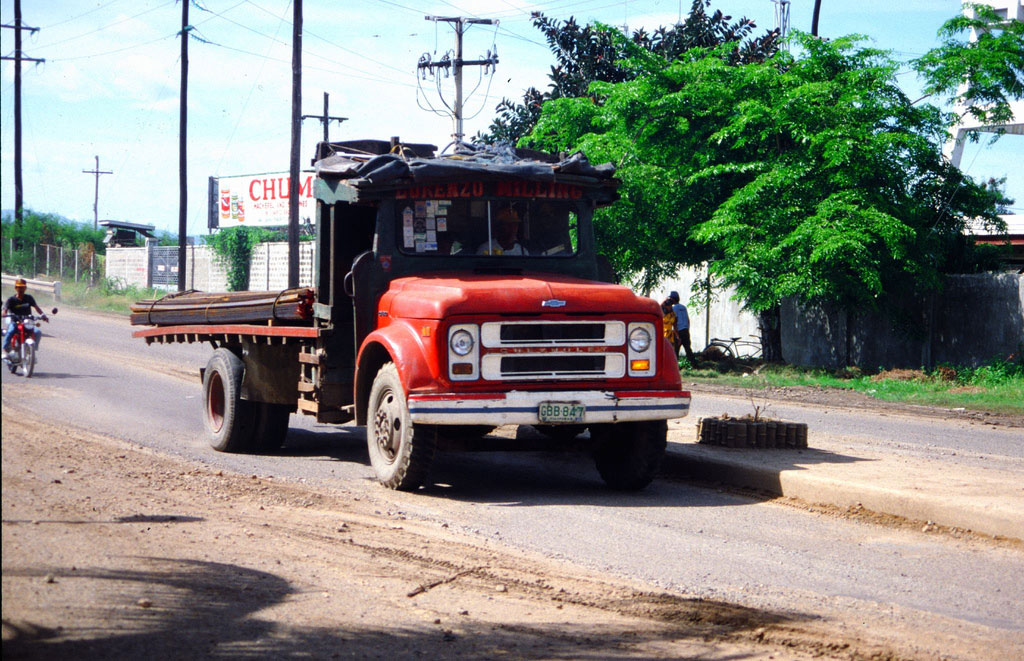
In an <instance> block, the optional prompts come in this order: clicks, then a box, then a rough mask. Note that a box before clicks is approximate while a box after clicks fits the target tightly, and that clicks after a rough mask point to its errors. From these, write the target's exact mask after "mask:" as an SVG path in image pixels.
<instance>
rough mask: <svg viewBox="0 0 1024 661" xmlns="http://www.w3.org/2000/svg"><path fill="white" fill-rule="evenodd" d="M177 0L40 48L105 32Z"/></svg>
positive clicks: (43, 48)
mask: <svg viewBox="0 0 1024 661" xmlns="http://www.w3.org/2000/svg"><path fill="white" fill-rule="evenodd" d="M175 1H176V0H171V1H170V2H166V3H164V4H162V5H157V6H155V7H150V8H149V9H147V10H146V11H142V12H139V13H138V14H135V15H134V16H129V17H127V18H122V19H121V20H119V21H114V22H113V23H108V24H107V25H104V26H102V27H98V28H96V29H94V30H89V31H88V32H83V33H82V34H78V35H75V36H74V37H68V38H67V39H61V40H60V41H54V42H51V43H49V44H44V45H41V46H39V49H40V50H45V49H47V48H53V47H54V46H57V45H60V44H66V43H67V42H69V41H75V40H76V39H81V38H82V37H88V36H91V35H94V34H96V33H98V32H103V31H104V30H106V29H108V28H112V27H114V26H115V25H120V24H121V23H126V22H128V21H131V20H133V19H136V18H138V17H139V16H144V15H145V14H148V13H150V12H153V11H156V10H157V9H162V8H164V7H167V6H169V5H173V4H174V3H175Z"/></svg>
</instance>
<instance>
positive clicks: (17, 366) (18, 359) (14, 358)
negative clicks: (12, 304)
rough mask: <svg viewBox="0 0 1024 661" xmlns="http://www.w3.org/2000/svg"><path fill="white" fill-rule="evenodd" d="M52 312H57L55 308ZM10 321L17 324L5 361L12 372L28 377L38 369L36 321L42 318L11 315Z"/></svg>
mask: <svg viewBox="0 0 1024 661" xmlns="http://www.w3.org/2000/svg"><path fill="white" fill-rule="evenodd" d="M52 314H57V308H53V311H52ZM9 317H10V319H9V321H8V323H11V324H17V326H16V328H15V331H14V335H12V336H11V349H10V351H9V352H8V353H6V354H4V357H3V361H4V363H5V364H6V365H7V367H8V369H10V370H11V374H19V373H20V374H21V375H22V376H24V377H25V378H26V379H27V378H28V377H30V376H32V372H34V371H35V369H36V336H35V328H36V322H37V321H39V320H40V319H41V318H40V317H36V316H35V315H31V314H29V315H25V316H21V315H15V314H12V315H9Z"/></svg>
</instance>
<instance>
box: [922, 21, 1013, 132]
mask: <svg viewBox="0 0 1024 661" xmlns="http://www.w3.org/2000/svg"><path fill="white" fill-rule="evenodd" d="M966 6H967V7H969V8H970V9H972V10H973V16H963V15H961V16H956V17H954V18H951V19H950V20H948V21H946V22H945V23H944V24H943V25H942V27H941V28H940V29H939V33H938V34H939V37H940V38H941V39H942V43H941V45H939V46H938V47H937V48H933V49H931V50H930V51H928V52H927V53H925V54H924V56H922V57H920V58H918V59H917V60H914V61H913V65H914V68H915V69H916V70H917V71H918V72H919V73H920V74H921V76H922V77H923V78H924V80H925V83H926V86H925V91H926V92H928V93H929V94H937V95H944V96H947V97H951V98H952V100H953V102H954V103H955V104H956V106H958V107H959V108H961V109H962V113H963V114H965V115H966V114H970V115H972V116H973V117H974V118H975V119H977V120H978V121H979V123H981V124H982V125H991V124H1003V123H1006V122H1008V121H1010V120H1011V119H1012V118H1013V112H1012V111H1011V109H1010V101H1011V100H1019V99H1022V98H1024V22H1021V21H1017V20H1009V21H1008V20H1006V19H1005V18H1003V17H1002V16H1000V15H999V14H997V13H996V12H995V10H993V9H992V8H991V7H989V6H987V5H978V4H970V3H968V4H967V5H966ZM971 32H973V33H974V34H975V35H976V37H977V39H975V40H974V41H971V39H970V34H971ZM965 83H966V84H965ZM972 138H973V139H975V140H976V139H977V134H976V133H975V134H974V135H973V136H972Z"/></svg>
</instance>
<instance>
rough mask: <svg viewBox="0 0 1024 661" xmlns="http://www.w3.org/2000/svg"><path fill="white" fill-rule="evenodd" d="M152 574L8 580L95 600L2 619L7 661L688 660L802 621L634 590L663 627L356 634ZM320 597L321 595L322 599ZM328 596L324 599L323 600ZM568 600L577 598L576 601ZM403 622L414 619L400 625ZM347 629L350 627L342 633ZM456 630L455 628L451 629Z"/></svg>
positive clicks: (215, 570) (235, 585)
mask: <svg viewBox="0 0 1024 661" xmlns="http://www.w3.org/2000/svg"><path fill="white" fill-rule="evenodd" d="M140 560H141V561H142V565H143V566H144V567H145V566H148V568H147V569H137V570H136V569H131V570H117V569H111V570H107V569H91V568H88V567H84V568H83V567H79V568H77V569H76V570H71V571H69V570H67V569H66V568H52V567H50V568H34V569H31V570H20V571H18V570H14V571H12V572H5V573H7V574H9V575H10V576H12V577H13V576H17V577H29V578H40V579H42V578H43V577H44V576H48V580H51V581H52V582H54V583H56V584H57V585H58V586H59V585H60V584H61V583H66V584H69V585H73V584H75V583H77V584H78V585H80V586H84V587H87V588H90V589H89V592H90V593H91V594H92V595H94V598H93V599H91V600H90V601H89V602H88V603H87V604H86V605H78V604H76V605H74V606H72V605H69V606H68V608H67V611H66V612H65V613H64V614H63V617H62V621H63V622H65V624H64V625H63V626H61V627H59V628H45V627H42V626H39V625H37V624H33V623H31V622H26V621H18V620H8V619H4V620H3V650H4V654H3V655H4V658H5V659H6V658H11V659H54V658H65V659H67V658H71V659H96V658H126V659H129V658H152V659H162V658H176V659H180V658H209V657H214V656H217V657H219V656H228V657H235V658H256V657H259V658H285V657H303V658H334V657H366V658H409V657H413V656H422V657H423V658H441V657H448V658H466V659H491V658H496V657H499V656H507V655H512V656H526V657H528V658H537V657H543V658H563V659H564V658H603V659H604V658H625V657H635V656H636V655H637V654H638V653H640V654H642V653H643V650H645V649H646V650H648V651H649V652H654V651H656V650H657V649H658V648H659V646H661V645H663V644H665V643H669V642H675V643H683V644H684V645H686V647H687V649H688V650H690V651H691V652H692V654H693V656H694V658H708V657H711V656H716V657H717V656H719V654H718V653H716V652H720V650H718V649H716V648H717V645H716V643H718V642H721V641H728V640H730V639H731V640H733V641H734V642H741V643H745V644H746V645H745V646H749V645H750V644H751V643H753V642H754V640H756V639H758V636H757V635H756V633H755V632H756V631H757V630H759V629H762V628H765V627H767V628H771V627H772V626H775V625H781V626H787V627H788V626H791V625H792V624H794V623H795V622H798V621H800V620H803V619H806V618H804V617H803V616H800V615H792V614H787V615H783V614H781V613H776V612H771V611H765V610H758V609H753V608H746V607H743V606H737V605H733V604H728V603H724V602H715V601H708V600H701V599H685V598H682V597H677V596H674V595H669V594H658V593H640V592H637V593H635V594H634V595H631V596H630V597H629V598H627V599H621V600H620V601H621V603H607V604H604V605H603V608H604V609H605V610H608V611H612V612H618V613H621V614H624V615H634V616H638V617H642V618H644V619H647V620H650V621H654V622H657V623H659V624H658V626H652V627H644V628H643V629H640V630H638V629H636V628H633V627H628V628H627V627H624V626H618V627H608V626H598V625H579V624H573V623H570V622H564V623H562V622H551V623H516V622H499V623H492V622H478V621H474V620H470V619H466V620H459V621H454V620H453V621H449V622H447V623H445V624H442V623H440V621H439V620H435V621H434V623H433V624H427V623H426V622H427V621H426V620H424V623H423V624H422V625H419V626H410V625H392V626H387V627H382V626H375V625H374V624H373V623H372V622H373V619H372V618H370V620H369V621H368V624H367V625H365V626H364V627H362V628H354V627H352V624H351V623H352V621H353V620H354V619H355V618H354V617H352V615H351V614H350V613H348V612H346V611H341V614H340V617H338V619H340V620H341V621H331V620H332V618H331V610H330V609H327V608H325V609H324V610H323V613H322V615H321V616H320V617H318V618H317V624H316V625H307V624H303V623H301V622H295V621H294V620H289V619H284V620H283V621H282V620H280V619H278V620H275V621H268V620H265V619H261V618H260V616H259V615H257V613H258V612H259V611H263V610H264V609H268V608H271V607H273V606H275V605H278V604H281V603H282V602H285V601H290V600H292V599H295V598H300V599H301V598H302V596H301V594H300V593H301V592H302V591H301V590H299V589H298V588H297V587H296V586H293V585H292V584H290V583H289V582H288V581H287V580H285V579H284V578H282V577H281V576H278V575H275V574H272V573H268V572H264V571H259V570H255V569H252V568H247V567H242V566H239V565H233V564H224V563H217V562H204V561H193V560H179V559H167V558H141V559H140ZM317 596H318V597H319V595H317ZM327 596H328V598H329V597H330V596H331V595H327ZM567 601H569V602H570V603H572V597H568V598H567ZM402 619H404V620H406V621H407V620H408V619H414V618H402ZM346 627H347V628H346ZM453 629H457V630H458V633H456V632H455V631H453Z"/></svg>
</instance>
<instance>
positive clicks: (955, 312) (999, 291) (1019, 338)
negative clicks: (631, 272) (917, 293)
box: [651, 268, 1024, 368]
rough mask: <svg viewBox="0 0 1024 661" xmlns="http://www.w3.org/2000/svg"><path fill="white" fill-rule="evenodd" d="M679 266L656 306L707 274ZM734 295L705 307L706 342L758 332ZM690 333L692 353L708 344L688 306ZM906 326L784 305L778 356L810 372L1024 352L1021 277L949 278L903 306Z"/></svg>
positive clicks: (722, 295)
mask: <svg viewBox="0 0 1024 661" xmlns="http://www.w3.org/2000/svg"><path fill="white" fill-rule="evenodd" d="M705 273H706V272H705V271H703V270H699V269H689V268H688V269H681V270H680V271H679V272H678V273H677V274H676V276H675V277H673V278H671V279H669V280H666V281H664V282H662V283H660V284H659V286H658V288H657V289H656V290H655V291H653V292H652V293H651V296H652V297H654V298H656V299H657V300H658V301H659V302H660V301H662V300H663V299H664V298H665V297H666V296H667V295H668V292H669V291H670V290H673V289H675V290H676V291H678V292H679V294H680V297H681V298H682V300H683V302H684V303H686V302H687V301H688V299H689V298H690V296H691V293H692V289H691V287H692V285H693V283H695V282H698V281H699V280H701V279H702V278H703V277H704V276H705ZM734 293H735V292H734V290H723V291H718V292H717V293H716V297H717V300H712V302H711V308H710V319H711V333H710V336H711V337H719V338H727V337H743V338H747V337H748V336H749V335H756V334H758V328H757V318H756V316H755V315H753V314H751V313H749V312H745V311H743V310H742V309H741V307H740V304H739V303H738V302H736V301H734V300H732V298H731V297H732V295H733V294H734ZM687 308H688V310H689V313H690V336H691V342H692V345H693V348H694V350H695V351H700V350H701V349H702V348H703V347H704V346H706V345H707V336H708V335H707V333H706V332H705V324H706V323H707V319H708V314H707V312H706V311H704V310H701V309H699V308H698V307H696V306H694V305H687ZM905 313H906V321H905V322H904V323H903V325H902V326H901V327H894V326H893V323H892V321H890V320H889V319H887V318H885V317H883V316H882V315H880V314H868V313H859V314H854V315H848V314H847V313H845V312H843V311H842V310H837V309H834V308H828V307H825V306H801V305H798V304H796V303H795V302H793V301H787V302H786V303H784V304H783V306H782V355H783V358H784V359H785V360H786V362H788V363H792V364H796V365H806V366H816V367H829V368H834V367H841V366H844V365H847V364H849V365H858V366H860V367H864V368H877V367H911V368H917V367H922V366H924V367H932V366H934V365H936V364H939V363H952V364H956V365H970V366H976V365H980V364H982V363H985V362H986V361H988V360H990V359H992V358H994V357H1006V356H1009V355H1010V354H1012V353H1015V352H1018V351H1021V350H1022V349H1024V275H1022V274H1009V273H1008V274H976V275H954V276H948V277H947V278H946V280H945V284H944V289H943V291H942V292H939V293H936V294H934V295H932V296H925V297H921V298H920V299H918V300H915V301H912V302H910V303H908V305H907V308H906V310H905Z"/></svg>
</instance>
